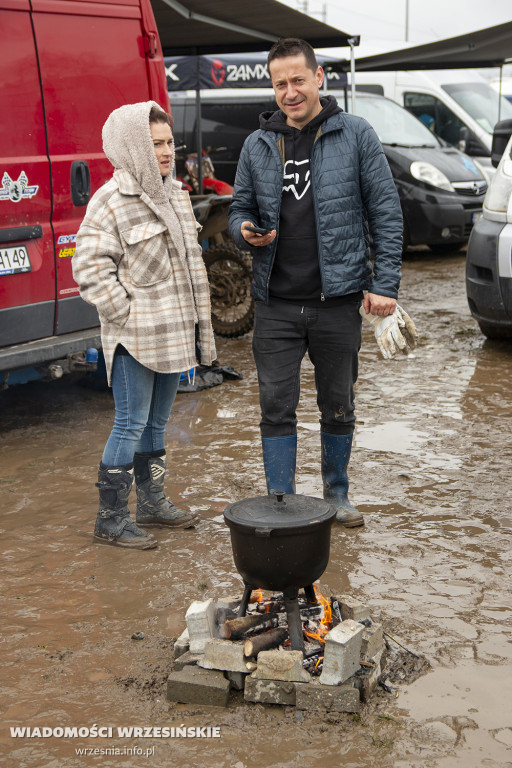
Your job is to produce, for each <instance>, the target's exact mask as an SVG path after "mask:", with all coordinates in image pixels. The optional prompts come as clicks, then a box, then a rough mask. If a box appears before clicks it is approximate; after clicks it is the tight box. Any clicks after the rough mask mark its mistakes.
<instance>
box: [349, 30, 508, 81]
mask: <svg viewBox="0 0 512 768" xmlns="http://www.w3.org/2000/svg"><path fill="white" fill-rule="evenodd" d="M508 61H511V62H512V21H508V22H506V23H505V24H498V25H497V26H494V27H487V28H486V29H480V30H478V31H477V32H469V33H468V34H466V35H458V36H457V37H450V38H447V39H445V40H437V41H436V42H434V43H425V44H424V45H415V46H412V47H410V48H403V49H401V50H397V51H389V52H388V53H381V54H379V55H377V56H365V57H364V58H361V59H356V61H355V67H356V70H358V71H360V72H362V71H372V72H384V71H387V70H398V69H459V68H460V69H463V68H467V67H502V66H503V64H505V63H507V62H508ZM347 64H348V63H345V64H344V65H342V66H343V67H344V69H345V70H347V69H348V65H347Z"/></svg>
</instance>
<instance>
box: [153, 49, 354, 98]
mask: <svg viewBox="0 0 512 768" xmlns="http://www.w3.org/2000/svg"><path fill="white" fill-rule="evenodd" d="M317 60H318V63H319V64H320V66H322V67H324V68H325V69H326V75H327V88H328V89H330V90H335V89H337V88H344V87H345V85H346V82H347V75H346V74H345V72H333V71H329V65H335V64H338V63H339V62H340V60H339V59H334V58H329V57H326V56H317ZM164 63H165V71H166V74H167V89H168V90H169V91H189V90H190V91H195V90H198V89H200V90H203V89H205V90H211V89H219V90H221V89H224V88H270V87H271V82H270V77H269V74H268V67H267V56H266V54H265V53H243V54H235V53H226V54H223V55H219V56H214V55H203V56H166V57H165V58H164Z"/></svg>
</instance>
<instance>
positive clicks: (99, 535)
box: [94, 464, 158, 549]
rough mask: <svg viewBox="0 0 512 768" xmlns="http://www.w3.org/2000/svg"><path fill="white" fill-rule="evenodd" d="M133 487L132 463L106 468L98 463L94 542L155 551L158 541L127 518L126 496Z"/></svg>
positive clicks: (128, 512)
mask: <svg viewBox="0 0 512 768" xmlns="http://www.w3.org/2000/svg"><path fill="white" fill-rule="evenodd" d="M132 485H133V468H132V465H131V464H128V465H126V466H124V467H108V466H105V465H104V464H100V468H99V471H98V482H97V483H96V486H97V488H99V491H100V508H99V512H98V516H97V517H96V525H95V526H94V541H98V542H100V543H101V544H110V545H111V546H113V547H125V548H127V549H154V548H155V547H157V546H158V542H157V540H156V539H155V537H154V536H153V534H152V533H146V531H141V529H140V528H137V526H136V525H135V523H134V522H133V520H131V519H130V510H129V509H128V506H127V504H128V497H129V495H130V491H131V488H132Z"/></svg>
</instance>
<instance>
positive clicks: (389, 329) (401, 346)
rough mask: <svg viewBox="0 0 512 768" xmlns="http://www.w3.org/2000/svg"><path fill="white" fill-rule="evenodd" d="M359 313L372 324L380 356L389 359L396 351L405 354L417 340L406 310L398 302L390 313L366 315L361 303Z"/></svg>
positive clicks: (412, 347)
mask: <svg viewBox="0 0 512 768" xmlns="http://www.w3.org/2000/svg"><path fill="white" fill-rule="evenodd" d="M359 313H360V315H361V317H362V318H364V319H365V320H367V321H368V322H369V323H371V324H372V325H373V331H374V333H375V338H376V339H377V344H378V345H379V349H380V351H381V353H382V357H384V358H385V359H386V360H391V358H393V357H394V356H395V355H396V353H397V352H398V351H400V352H403V353H404V355H406V354H407V353H408V352H409V350H410V349H414V347H415V346H416V343H417V341H418V331H417V330H416V326H415V325H414V322H413V321H412V319H411V318H410V317H409V315H408V314H407V312H406V311H405V310H403V309H402V307H400V306H399V305H398V304H397V305H396V309H395V311H394V312H393V314H392V315H388V316H387V317H380V315H368V314H366V312H365V309H364V306H363V305H362V304H361V307H360V309H359Z"/></svg>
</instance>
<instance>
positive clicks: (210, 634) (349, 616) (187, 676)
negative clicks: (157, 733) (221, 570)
mask: <svg viewBox="0 0 512 768" xmlns="http://www.w3.org/2000/svg"><path fill="white" fill-rule="evenodd" d="M243 600H244V598H238V599H230V598H226V599H218V600H213V599H211V598H210V599H209V600H206V601H202V602H194V603H192V605H191V606H190V608H189V609H188V611H187V614H186V621H187V629H186V630H185V632H184V633H183V634H182V636H181V637H180V638H179V639H178V641H177V643H176V645H175V664H176V670H177V671H175V672H173V673H171V675H170V677H169V686H168V697H169V698H170V699H172V700H175V701H186V702H187V703H201V701H202V702H203V703H210V704H211V703H217V704H219V703H223V704H224V705H225V704H226V702H227V695H228V693H229V687H230V686H231V687H234V688H236V689H238V690H243V691H244V697H245V699H246V701H260V702H263V703H275V704H291V705H296V706H299V707H302V708H304V709H306V708H309V707H310V706H312V703H313V705H314V706H315V707H319V706H324V708H327V709H329V710H332V711H348V712H357V711H358V710H359V707H360V702H361V700H363V701H365V700H367V698H368V697H369V695H370V693H371V691H372V690H373V689H374V688H375V686H376V685H377V683H378V681H379V679H380V678H381V677H382V676H383V665H384V652H385V641H384V636H383V630H382V624H381V623H379V622H377V621H374V620H372V618H371V617H370V611H369V608H368V606H366V605H364V604H363V603H361V602H359V601H358V600H355V599H354V598H352V597H350V596H347V595H341V596H339V597H336V596H332V595H331V596H325V595H324V594H322V593H321V591H320V588H319V585H318V583H315V584H314V585H313V588H312V590H311V591H308V593H307V594H306V593H305V594H304V596H302V595H299V597H298V610H299V616H300V625H301V631H302V635H303V640H304V644H303V645H304V650H303V651H301V650H294V649H293V648H292V645H291V641H290V636H289V628H288V620H289V612H288V611H287V607H286V601H285V598H284V596H283V594H282V593H279V592H272V591H268V590H262V589H258V590H254V591H253V592H252V593H251V594H250V596H249V600H248V602H247V607H246V609H245V611H244V615H243V616H240V615H238V614H239V612H240V607H241V605H242V603H243ZM212 675H213V677H212ZM221 678H222V679H223V682H224V683H225V684H224V685H223V686H222V685H221V688H222V689H223V697H224V698H222V697H221V698H222V701H214V702H212V701H211V700H210V697H211V695H212V690H215V691H217V692H218V686H219V684H221V683H222V680H221ZM210 683H211V685H212V686H213V688H212V687H211V686H210ZM205 692H206V696H207V700H206V701H204V700H203V698H202V697H203V695H205ZM197 695H199V700H198V699H197V698H196V696H197ZM297 702H299V703H297Z"/></svg>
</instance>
